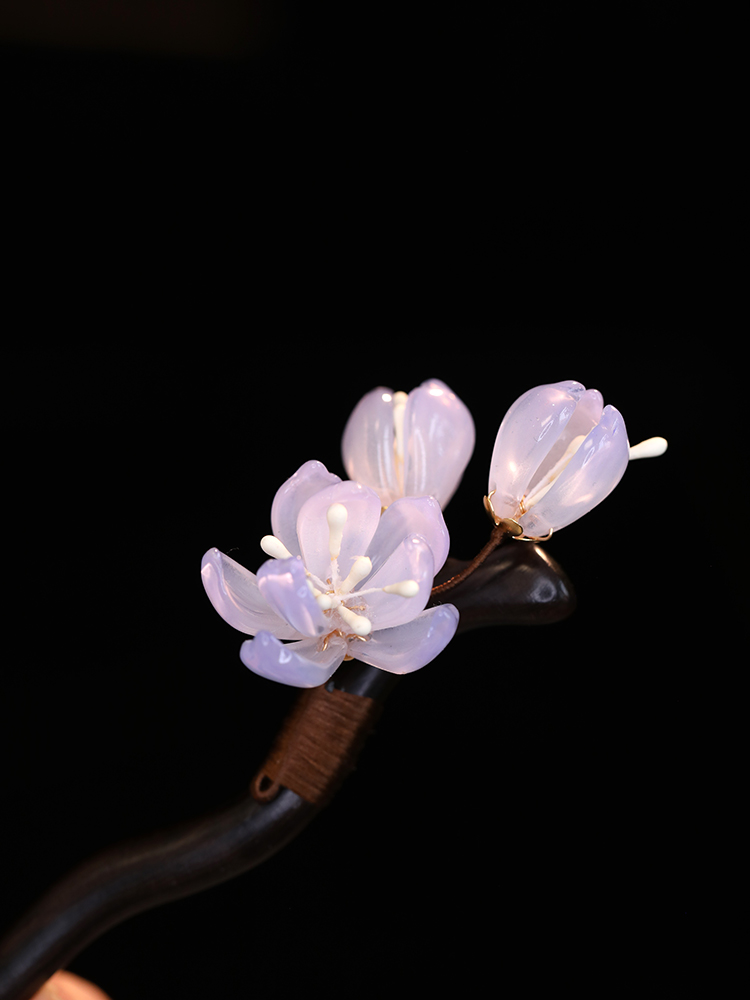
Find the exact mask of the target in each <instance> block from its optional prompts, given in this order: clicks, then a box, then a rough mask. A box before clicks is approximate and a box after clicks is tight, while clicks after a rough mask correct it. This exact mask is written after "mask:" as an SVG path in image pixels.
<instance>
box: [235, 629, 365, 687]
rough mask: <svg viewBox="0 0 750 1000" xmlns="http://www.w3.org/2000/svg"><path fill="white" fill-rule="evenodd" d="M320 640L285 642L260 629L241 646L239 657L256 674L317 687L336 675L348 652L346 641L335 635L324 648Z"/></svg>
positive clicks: (274, 679) (275, 679)
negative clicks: (320, 646)
mask: <svg viewBox="0 0 750 1000" xmlns="http://www.w3.org/2000/svg"><path fill="white" fill-rule="evenodd" d="M318 646H319V640H317V639H302V640H301V641H299V642H290V643H287V644H284V643H282V642H279V640H278V639H277V638H276V636H273V635H271V634H270V633H268V632H259V633H258V635H257V636H256V637H255V639H248V640H247V641H246V642H243V643H242V646H241V647H240V659H241V660H242V662H243V663H244V664H245V666H246V667H247V668H248V670H252V671H253V673H256V674H259V675H260V676H261V677H267V678H268V679H269V680H272V681H278V682H279V683H280V684H289V685H291V686H292V687H303V688H309V687H318V686H319V685H320V684H325V683H326V681H327V680H329V678H331V677H332V676H333V674H334V673H335V671H336V670H337V668H338V666H339V664H340V663H341V662H342V660H343V659H344V656H345V655H346V649H347V644H346V642H345V641H344V640H343V639H339V638H336V637H334V638H333V639H332V640H331V642H330V643H329V644H328V647H327V648H326V649H325V650H322V651H321V650H319V649H318Z"/></svg>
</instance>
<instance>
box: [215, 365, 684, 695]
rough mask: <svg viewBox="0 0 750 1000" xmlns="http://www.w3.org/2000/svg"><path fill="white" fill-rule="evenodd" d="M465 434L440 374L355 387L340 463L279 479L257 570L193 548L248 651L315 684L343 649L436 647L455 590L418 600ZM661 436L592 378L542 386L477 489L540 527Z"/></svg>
mask: <svg viewBox="0 0 750 1000" xmlns="http://www.w3.org/2000/svg"><path fill="white" fill-rule="evenodd" d="M474 438H475V434H474V422H473V420H472V417H471V414H470V413H469V411H468V409H467V408H466V406H465V405H464V403H463V402H462V401H461V400H460V399H458V397H457V396H456V395H455V394H454V393H453V392H451V390H450V389H449V388H448V387H447V386H446V385H445V384H444V383H442V382H439V381H437V380H435V379H433V380H430V381H428V382H425V383H423V384H422V385H421V386H419V387H418V388H417V389H415V390H413V391H412V392H411V393H409V394H406V393H403V392H393V391H392V390H391V389H385V388H378V389H374V390H373V391H372V392H370V393H368V394H367V395H366V396H364V398H363V399H362V400H361V401H360V402H359V404H358V405H357V406H356V408H355V409H354V411H353V413H352V415H351V416H350V418H349V420H348V422H347V424H346V427H345V430H344V434H343V439H342V455H343V462H344V467H345V469H346V472H347V474H348V475H349V477H350V479H349V480H342V479H340V478H339V476H337V475H335V474H334V473H331V472H329V471H328V470H327V469H326V467H325V466H324V465H322V464H321V463H320V462H318V461H310V462H306V463H305V464H304V465H303V466H302V467H301V468H300V469H299V470H298V471H297V472H296V473H295V474H294V475H293V476H292V477H291V478H290V479H288V480H287V481H286V482H285V483H284V484H283V485H282V486H281V487H280V489H279V490H278V492H277V493H276V496H275V498H274V501H273V505H272V508H271V527H272V532H273V533H272V534H270V535H265V536H263V538H261V540H260V545H261V548H262V550H263V551H264V552H265V554H266V555H267V556H268V557H269V558H268V560H267V561H266V562H264V563H263V564H262V565H261V566H260V568H259V569H258V572H257V574H255V573H252V572H250V571H249V570H248V569H246V568H245V567H243V566H241V565H240V564H239V563H237V562H235V560H233V559H231V558H230V557H229V556H227V555H225V554H223V553H221V552H219V550H218V549H209V551H208V552H206V554H205V556H204V557H203V563H202V567H201V575H202V579H203V583H204V586H205V589H206V592H207V594H208V597H209V598H210V600H211V603H212V604H213V606H214V608H215V609H216V610H217V611H218V612H219V614H220V615H221V616H222V618H224V620H225V621H226V622H228V623H229V624H230V625H232V626H233V627H234V628H236V629H238V630H239V631H240V632H244V633H245V634H247V635H250V636H254V638H253V639H250V640H246V641H245V642H244V643H243V644H242V647H241V649H240V657H241V659H242V661H243V663H244V664H245V665H246V666H247V667H249V668H250V669H251V670H252V671H254V672H255V673H257V674H259V675H261V676H263V677H267V678H270V679H272V680H275V681H280V682H281V683H284V684H290V685H294V686H297V687H314V686H318V685H320V684H324V683H325V682H326V681H327V680H328V679H329V678H330V677H331V676H332V675H333V673H334V672H335V671H336V669H337V668H338V667H339V665H340V664H341V663H342V661H343V660H344V659H349V658H355V659H358V660H362V661H363V662H365V663H368V664H370V665H372V666H375V667H379V668H380V669H382V670H387V671H391V672H393V673H398V674H404V673H410V672H411V671H414V670H418V669H419V668H420V667H423V666H424V665H425V664H427V663H429V662H430V661H431V660H433V659H434V658H435V657H436V656H437V655H438V654H439V653H440V652H441V651H442V650H443V649H444V648H445V646H446V645H447V644H448V642H450V640H451V639H452V637H453V636H454V634H455V632H456V628H457V626H458V611H457V609H456V608H455V607H454V606H453V605H451V604H439V605H436V606H434V607H430V608H428V607H427V604H428V602H429V599H430V594H431V591H432V586H433V580H434V577H435V575H436V574H437V573H438V571H439V570H440V569H441V567H442V566H443V564H444V563H445V560H446V558H447V556H448V548H449V538H448V530H447V528H446V525H445V521H444V519H443V513H442V509H443V508H444V507H445V506H446V505H447V503H448V502H449V500H450V499H451V497H452V496H453V493H454V492H455V490H456V487H457V486H458V483H459V482H460V480H461V477H462V475H463V472H464V470H465V468H466V466H467V464H468V461H469V459H470V457H471V454H472V451H473V448H474ZM665 448H666V442H664V441H663V439H652V440H651V441H649V442H644V443H643V444H642V445H640V446H637V447H636V448H632V449H631V448H630V446H629V444H628V439H627V434H626V432H625V425H624V422H623V419H622V417H621V415H620V413H619V412H618V411H617V410H616V409H615V408H614V407H613V406H604V404H603V400H602V396H601V393H599V392H598V391H597V390H596V389H588V390H587V389H585V388H584V386H582V385H581V384H580V383H579V382H557V383H554V384H551V385H543V386H539V387H537V388H535V389H531V390H530V391H529V392H527V393H525V394H524V395H523V396H521V397H520V399H518V400H517V401H516V402H515V403H514V404H513V406H511V408H510V410H509V411H508V413H507V414H506V416H505V418H504V420H503V421H502V424H501V425H500V429H499V431H498V435H497V440H496V442H495V447H494V451H493V455H492V461H491V464H490V476H489V491H488V496H487V497H485V501H486V505H487V506H488V509H489V510H490V511H491V513H492V515H493V517H494V518H495V520H496V522H508V523H513V524H514V525H515V526H516V529H517V530H516V531H515V532H514V533H515V534H521V533H523V534H524V535H525V536H526V537H530V536H537V535H548V534H550V533H551V531H553V530H559V529H560V528H561V527H564V526H565V525H568V524H570V523H571V522H572V521H574V520H576V519H577V518H579V517H581V516H582V514H584V513H586V511H588V510H591V508H592V507H593V506H595V505H596V504H597V503H599V502H600V501H601V500H603V499H604V498H605V497H606V496H607V494H608V493H610V492H611V490H612V489H614V487H615V486H616V484H617V483H618V482H619V480H620V478H621V477H622V475H623V473H624V471H625V468H626V466H627V464H628V460H629V459H630V458H634V457H639V455H641V454H660V453H661V452H662V451H663V450H664V449H665Z"/></svg>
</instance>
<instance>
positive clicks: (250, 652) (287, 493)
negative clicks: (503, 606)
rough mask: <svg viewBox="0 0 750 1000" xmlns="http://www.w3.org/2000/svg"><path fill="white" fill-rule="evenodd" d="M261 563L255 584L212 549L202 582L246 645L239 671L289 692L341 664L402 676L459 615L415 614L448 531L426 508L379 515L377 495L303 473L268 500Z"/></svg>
mask: <svg viewBox="0 0 750 1000" xmlns="http://www.w3.org/2000/svg"><path fill="white" fill-rule="evenodd" d="M271 526H272V529H273V534H271V535H266V536H264V537H263V538H262V539H261V548H262V549H263V551H264V552H265V553H266V554H267V555H269V556H270V557H271V558H270V559H268V561H267V562H264V563H263V565H262V566H261V567H260V569H259V570H258V573H257V575H256V574H254V573H251V572H250V571H249V570H247V569H245V568H244V567H243V566H241V565H240V564H239V563H237V562H235V561H234V559H231V558H230V557H229V556H227V555H224V554H223V553H221V552H219V550H218V549H209V551H208V552H207V553H206V554H205V556H204V557H203V562H202V566H201V576H202V579H203V584H204V586H205V588H206V592H207V594H208V596H209V598H210V600H211V603H212V604H213V606H214V608H215V609H216V610H217V611H218V612H219V614H220V615H221V616H222V618H224V620H225V621H227V622H228V623H229V624H230V625H232V626H233V627H234V628H236V629H238V630H239V631H241V632H245V633H246V634H248V635H252V636H255V638H254V639H252V640H247V641H246V642H244V643H243V644H242V647H241V649H240V658H241V659H242V662H243V663H244V664H245V666H247V667H249V669H250V670H253V671H254V672H255V673H257V674H260V675H261V676H262V677H267V678H270V679H271V680H275V681H280V682H281V683H283V684H290V685H293V686H296V687H316V686H317V685H319V684H324V683H325V682H326V681H327V680H328V679H329V677H331V675H332V674H333V673H334V671H335V670H336V668H337V667H338V666H339V664H340V663H341V662H342V661H343V660H344V658H346V657H351V658H355V659H358V660H362V661H364V662H365V663H369V664H371V665H372V666H375V667H379V668H380V669H382V670H388V671H390V672H392V673H397V674H405V673H410V672H411V671H414V670H418V669H419V668H420V667H423V666H424V665H425V664H426V663H429V662H430V660H432V659H433V658H434V657H435V656H437V655H438V653H440V652H441V651H442V650H443V648H444V647H445V646H446V645H447V644H448V642H449V641H450V640H451V639H452V637H453V635H454V633H455V631H456V627H457V625H458V611H457V610H456V608H455V607H453V605H450V604H443V605H440V606H437V607H433V608H430V609H428V610H425V606H426V604H427V601H428V600H429V597H430V591H431V588H432V582H433V578H434V576H435V574H436V573H437V571H438V570H439V569H440V568H441V567H442V565H443V563H444V562H445V560H446V558H447V555H448V531H447V528H446V527H445V521H444V520H443V515H442V512H441V510H440V505H439V504H438V502H437V501H436V500H435V499H434V498H433V497H429V496H424V497H407V498H402V499H398V500H395V501H394V502H393V503H392V504H391V505H390V506H389V507H388V509H387V510H386V511H385V512H383V513H382V515H381V499H380V497H379V496H378V494H377V493H376V492H375V491H374V490H372V489H370V488H369V487H367V486H363V485H362V484H361V483H357V482H350V481H342V480H341V479H340V478H339V477H338V476H336V475H334V474H333V473H330V472H328V470H327V469H326V468H325V466H323V465H322V464H321V463H320V462H306V463H305V464H304V465H303V466H302V467H301V468H300V469H299V470H298V471H297V472H296V473H295V474H294V475H293V476H292V477H291V478H290V479H289V480H287V482H286V483H284V484H283V486H282V487H281V488H280V489H279V491H278V492H277V494H276V497H275V499H274V501H273V505H272V508H271Z"/></svg>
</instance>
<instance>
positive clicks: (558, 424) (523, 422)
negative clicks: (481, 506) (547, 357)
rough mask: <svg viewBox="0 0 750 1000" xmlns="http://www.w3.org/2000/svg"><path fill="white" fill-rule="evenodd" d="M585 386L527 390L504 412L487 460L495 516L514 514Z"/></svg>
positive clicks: (570, 384) (558, 385)
mask: <svg viewBox="0 0 750 1000" xmlns="http://www.w3.org/2000/svg"><path fill="white" fill-rule="evenodd" d="M583 392H584V387H583V386H582V385H581V383H580V382H555V383H553V384H551V385H540V386H537V387H536V388H534V389H529V391H528V392H525V393H524V394H523V396H521V397H520V398H519V399H517V400H516V401H515V403H513V405H512V406H511V408H510V409H509V410H508V412H507V413H506V414H505V416H504V418H503V421H502V423H501V424H500V429H499V430H498V432H497V438H496V439H495V447H494V449H493V452H492V461H491V463H490V478H489V491H490V492H492V490H495V495H494V496H493V497H492V506H493V507H494V509H495V513H496V514H497V515H498V517H515V516H516V512H517V510H518V505H519V502H520V500H521V498H522V497H523V496H524V494H526V493H527V492H528V487H529V484H530V482H531V478H532V476H533V475H534V473H535V472H536V470H537V469H538V468H539V466H540V465H541V464H542V462H543V460H544V458H545V456H546V455H547V453H548V452H549V451H550V450H551V448H552V447H553V445H554V444H555V442H556V441H557V439H558V438H559V437H560V435H561V434H562V432H563V430H564V428H565V425H566V424H567V422H568V420H570V418H571V417H572V415H573V413H574V411H575V407H576V403H577V401H578V400H579V399H580V398H581V395H582V394H583Z"/></svg>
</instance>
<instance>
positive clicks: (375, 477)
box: [341, 386, 400, 507]
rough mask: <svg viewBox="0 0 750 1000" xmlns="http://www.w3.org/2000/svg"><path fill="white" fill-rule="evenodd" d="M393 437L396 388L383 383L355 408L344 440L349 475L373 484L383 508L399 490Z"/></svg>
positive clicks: (345, 464)
mask: <svg viewBox="0 0 750 1000" xmlns="http://www.w3.org/2000/svg"><path fill="white" fill-rule="evenodd" d="M394 436H395V431H394V427H393V390H392V389H386V388H384V387H382V386H381V387H379V388H377V389H373V390H372V392H368V393H367V395H366V396H363V398H362V399H360V401H359V402H358V403H357V405H356V406H355V407H354V410H353V411H352V414H351V416H350V417H349V420H348V421H347V424H346V427H345V428H344V434H343V437H342V440H341V454H342V458H343V460H344V468H345V469H346V474H347V476H348V477H349V478H350V479H353V480H355V481H356V482H359V483H364V484H365V485H366V486H370V487H372V489H374V490H375V491H376V492H377V493H378V495H379V496H380V500H381V504H382V506H384V507H387V506H388V504H390V503H393V501H394V500H395V499H396V497H397V496H398V495H399V493H400V490H399V485H398V478H397V476H396V469H395V463H394V451H393V442H394Z"/></svg>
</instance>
